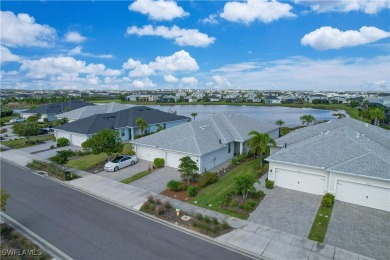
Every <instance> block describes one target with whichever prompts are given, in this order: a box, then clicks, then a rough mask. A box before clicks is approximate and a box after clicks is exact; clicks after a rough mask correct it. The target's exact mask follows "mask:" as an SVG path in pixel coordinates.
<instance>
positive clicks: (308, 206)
mask: <svg viewBox="0 0 390 260" xmlns="http://www.w3.org/2000/svg"><path fill="white" fill-rule="evenodd" d="M265 192H266V193H267V195H266V196H265V198H264V200H263V201H262V202H261V203H260V205H259V206H258V207H257V209H256V210H255V211H254V212H253V213H252V214H251V216H250V217H249V221H251V222H254V223H256V224H260V225H263V226H266V227H270V228H274V229H278V230H281V231H284V232H286V233H289V234H293V235H298V236H301V237H307V236H308V235H309V232H310V229H311V226H312V225H313V221H314V218H315V216H316V214H317V211H318V208H319V206H320V203H321V196H318V195H313V194H309V193H305V192H299V191H294V190H289V189H283V188H279V187H275V188H274V189H273V190H265Z"/></svg>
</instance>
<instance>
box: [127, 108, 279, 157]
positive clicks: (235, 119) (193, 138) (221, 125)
mask: <svg viewBox="0 0 390 260" xmlns="http://www.w3.org/2000/svg"><path fill="white" fill-rule="evenodd" d="M275 129H278V126H276V125H274V124H271V123H268V122H265V121H263V120H259V119H255V118H252V117H248V116H244V115H240V114H236V113H231V112H223V113H218V114H214V115H211V116H208V117H205V118H201V119H197V120H195V121H191V122H189V123H186V124H182V125H179V126H175V127H172V128H169V129H166V130H164V131H161V132H159V133H156V134H153V135H150V136H146V137H143V138H140V139H136V140H135V141H133V143H134V144H141V145H147V146H153V147H156V148H157V147H159V148H162V149H165V150H172V151H180V152H184V153H190V154H195V155H204V154H208V153H210V152H213V151H216V150H219V149H221V148H223V147H225V146H226V144H227V143H230V142H233V141H237V142H243V141H246V140H248V139H249V138H250V137H249V136H248V133H249V132H250V131H251V130H256V131H260V132H263V133H268V132H270V131H272V130H275Z"/></svg>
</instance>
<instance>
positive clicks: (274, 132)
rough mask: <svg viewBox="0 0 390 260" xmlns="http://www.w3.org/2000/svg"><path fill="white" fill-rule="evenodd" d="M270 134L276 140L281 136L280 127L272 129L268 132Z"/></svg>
mask: <svg viewBox="0 0 390 260" xmlns="http://www.w3.org/2000/svg"><path fill="white" fill-rule="evenodd" d="M268 134H269V136H270V137H271V138H272V139H274V140H276V139H278V138H279V128H277V129H275V130H272V131H271V132H268Z"/></svg>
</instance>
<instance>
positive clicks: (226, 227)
mask: <svg viewBox="0 0 390 260" xmlns="http://www.w3.org/2000/svg"><path fill="white" fill-rule="evenodd" d="M222 228H223V229H229V228H230V226H229V224H228V223H227V222H226V221H225V220H224V221H223V222H222Z"/></svg>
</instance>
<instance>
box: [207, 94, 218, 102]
mask: <svg viewBox="0 0 390 260" xmlns="http://www.w3.org/2000/svg"><path fill="white" fill-rule="evenodd" d="M209 101H210V102H220V101H221V95H219V94H214V95H210V96H209Z"/></svg>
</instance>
